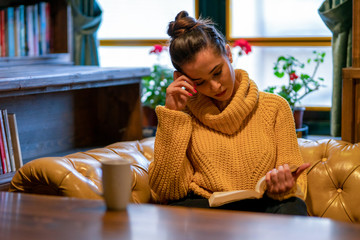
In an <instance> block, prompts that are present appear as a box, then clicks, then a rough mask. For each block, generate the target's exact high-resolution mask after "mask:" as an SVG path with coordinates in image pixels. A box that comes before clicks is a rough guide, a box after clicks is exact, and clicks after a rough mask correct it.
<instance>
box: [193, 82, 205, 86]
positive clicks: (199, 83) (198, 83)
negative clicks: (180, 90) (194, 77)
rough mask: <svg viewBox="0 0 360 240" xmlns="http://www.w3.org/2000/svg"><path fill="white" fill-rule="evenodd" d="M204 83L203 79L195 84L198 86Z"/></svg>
mask: <svg viewBox="0 0 360 240" xmlns="http://www.w3.org/2000/svg"><path fill="white" fill-rule="evenodd" d="M203 83H204V81H202V82H197V83H195V85H196V86H200V85H202V84H203Z"/></svg>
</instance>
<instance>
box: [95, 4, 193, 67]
mask: <svg viewBox="0 0 360 240" xmlns="http://www.w3.org/2000/svg"><path fill="white" fill-rule="evenodd" d="M99 4H100V6H101V8H102V10H103V20H102V23H101V26H100V28H99V31H98V39H99V40H100V44H101V46H100V48H99V58H100V65H101V66H103V67H110V66H122V67H138V66H141V67H144V66H145V67H150V66H152V65H153V64H154V62H155V61H156V56H154V55H149V51H150V49H151V47H152V46H153V45H155V44H164V43H166V42H167V40H168V35H167V33H166V32H167V25H168V23H169V22H170V21H172V20H174V17H175V16H176V14H177V13H178V12H180V11H181V10H186V11H188V13H189V14H190V15H191V16H194V15H195V1H194V0H182V1H178V0H153V1H148V0H131V1H129V0H99ZM163 57H164V58H163V59H161V62H162V63H163V64H167V65H169V66H171V62H170V58H169V56H163Z"/></svg>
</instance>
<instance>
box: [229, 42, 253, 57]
mask: <svg viewBox="0 0 360 240" xmlns="http://www.w3.org/2000/svg"><path fill="white" fill-rule="evenodd" d="M233 47H240V48H241V50H240V52H239V55H241V54H242V52H243V51H244V52H245V53H246V54H249V52H251V45H250V44H249V42H248V41H246V40H245V39H239V40H236V41H235V43H234V46H233Z"/></svg>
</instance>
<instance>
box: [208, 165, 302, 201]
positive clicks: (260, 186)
mask: <svg viewBox="0 0 360 240" xmlns="http://www.w3.org/2000/svg"><path fill="white" fill-rule="evenodd" d="M297 169H298V167H297V166H291V167H290V171H291V172H292V173H294V172H296V170H297ZM265 190H266V180H265V176H263V177H262V178H260V179H259V181H258V182H257V184H256V186H255V190H236V191H227V192H214V193H213V194H212V195H211V196H210V198H209V205H210V207H218V206H221V205H224V204H227V203H231V202H236V201H240V200H243V199H259V198H262V196H263V195H264V193H265Z"/></svg>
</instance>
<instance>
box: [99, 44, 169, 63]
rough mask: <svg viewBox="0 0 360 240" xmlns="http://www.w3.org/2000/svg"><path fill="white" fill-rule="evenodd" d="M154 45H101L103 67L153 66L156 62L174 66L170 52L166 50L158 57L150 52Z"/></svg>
mask: <svg viewBox="0 0 360 240" xmlns="http://www.w3.org/2000/svg"><path fill="white" fill-rule="evenodd" d="M152 49H153V47H150V46H146V47H100V48H99V59H100V66H101V67H152V66H153V65H154V64H155V63H158V64H161V65H166V66H169V67H170V68H172V65H171V60H170V56H169V53H168V52H167V51H164V52H162V53H161V54H160V58H159V59H158V58H157V56H156V55H155V54H149V52H150V51H151V50H152Z"/></svg>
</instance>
